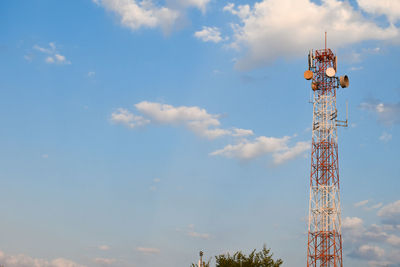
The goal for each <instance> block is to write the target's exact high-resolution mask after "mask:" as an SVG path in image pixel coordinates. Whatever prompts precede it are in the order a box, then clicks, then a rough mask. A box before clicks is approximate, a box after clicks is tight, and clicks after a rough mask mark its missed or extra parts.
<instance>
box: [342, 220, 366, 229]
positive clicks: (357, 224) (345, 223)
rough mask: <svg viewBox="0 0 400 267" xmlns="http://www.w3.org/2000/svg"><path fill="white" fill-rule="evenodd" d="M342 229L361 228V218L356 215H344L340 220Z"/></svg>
mask: <svg viewBox="0 0 400 267" xmlns="http://www.w3.org/2000/svg"><path fill="white" fill-rule="evenodd" d="M342 227H343V229H351V230H359V229H362V228H363V220H362V219H361V218H358V217H346V218H344V219H343V220H342Z"/></svg>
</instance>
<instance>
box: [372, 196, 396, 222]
mask: <svg viewBox="0 0 400 267" xmlns="http://www.w3.org/2000/svg"><path fill="white" fill-rule="evenodd" d="M377 214H378V216H379V217H381V218H383V221H384V222H386V223H388V224H400V200H397V201H395V202H393V203H390V204H387V205H385V206H383V207H382V208H381V209H380V210H379V211H378V213H377Z"/></svg>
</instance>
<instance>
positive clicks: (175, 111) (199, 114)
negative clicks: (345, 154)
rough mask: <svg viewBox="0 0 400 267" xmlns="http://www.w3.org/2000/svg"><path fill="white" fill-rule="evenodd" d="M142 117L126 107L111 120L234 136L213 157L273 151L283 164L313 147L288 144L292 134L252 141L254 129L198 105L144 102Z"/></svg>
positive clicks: (204, 134)
mask: <svg viewBox="0 0 400 267" xmlns="http://www.w3.org/2000/svg"><path fill="white" fill-rule="evenodd" d="M135 108H136V110H137V112H139V113H140V114H141V116H138V115H134V114H133V113H132V112H130V111H129V110H127V109H124V108H119V109H117V110H116V111H115V112H113V113H112V114H111V122H113V123H116V124H122V125H125V126H127V127H129V128H134V127H136V126H141V125H145V124H148V123H156V124H162V125H171V126H184V127H186V128H187V129H189V130H190V131H192V132H194V133H195V134H197V135H199V136H202V137H205V138H208V139H215V138H218V137H223V136H225V137H234V140H235V142H236V143H235V144H233V145H232V144H229V145H227V146H225V147H224V148H222V149H220V150H217V151H214V152H212V153H210V155H211V156H217V155H220V156H225V157H229V158H238V159H242V160H249V159H253V158H257V157H260V156H263V155H267V154H272V157H273V162H274V164H276V165H278V164H282V163H284V162H286V161H288V160H290V159H293V158H296V157H298V156H299V155H303V152H304V151H307V150H308V149H309V148H310V145H309V143H308V142H297V143H296V144H295V145H293V146H289V141H290V140H291V137H289V136H285V137H282V138H277V137H266V136H259V137H256V138H254V140H249V139H248V138H249V136H252V135H254V132H253V131H252V130H249V129H242V128H234V127H233V128H222V127H221V122H220V120H219V117H220V116H219V115H218V114H211V113H208V112H207V110H205V109H203V108H200V107H197V106H172V105H168V104H162V103H157V102H148V101H142V102H140V103H137V104H135Z"/></svg>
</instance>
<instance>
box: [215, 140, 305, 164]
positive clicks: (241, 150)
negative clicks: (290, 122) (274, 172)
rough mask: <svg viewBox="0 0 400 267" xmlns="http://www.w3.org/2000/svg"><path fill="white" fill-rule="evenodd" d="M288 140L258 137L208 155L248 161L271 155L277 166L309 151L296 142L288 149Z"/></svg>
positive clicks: (302, 144)
mask: <svg viewBox="0 0 400 267" xmlns="http://www.w3.org/2000/svg"><path fill="white" fill-rule="evenodd" d="M290 139H291V137H289V136H284V137H282V138H276V137H266V136H259V137H257V138H255V139H254V140H253V141H250V140H248V139H244V140H242V141H241V142H240V143H237V144H234V145H227V146H225V147H224V148H222V149H219V150H216V151H214V152H212V153H210V155H212V156H224V157H228V158H238V159H241V160H250V159H253V158H257V157H261V156H264V155H268V154H272V157H273V159H274V163H275V164H277V165H278V164H282V163H284V162H286V161H288V160H290V159H293V158H295V157H297V156H299V155H301V154H303V152H305V151H307V150H309V149H310V144H309V143H308V142H297V143H296V144H295V145H294V146H292V147H290V146H289V145H288V143H289V140H290Z"/></svg>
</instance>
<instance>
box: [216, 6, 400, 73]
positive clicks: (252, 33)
mask: <svg viewBox="0 0 400 267" xmlns="http://www.w3.org/2000/svg"><path fill="white" fill-rule="evenodd" d="M378 2H380V1H376V3H378ZM224 10H225V11H227V12H230V13H232V14H233V15H235V16H236V17H237V18H238V20H239V23H237V24H233V26H232V27H233V30H234V36H233V42H232V43H231V46H232V47H234V48H238V49H242V48H243V49H245V50H246V55H245V56H244V57H242V58H240V59H239V60H238V61H237V62H236V67H237V68H238V69H241V70H248V69H252V68H255V67H258V66H262V65H265V64H268V63H269V62H271V61H273V60H275V59H276V58H278V57H286V58H288V57H293V56H300V55H304V51H307V50H308V49H310V47H320V46H321V43H322V41H323V32H324V31H325V30H327V31H328V41H329V45H330V46H332V47H343V46H346V45H349V44H353V43H358V42H362V41H365V40H397V39H398V37H399V29H398V28H397V27H396V26H395V25H393V24H390V25H389V26H387V27H381V26H378V25H377V24H376V23H375V22H373V21H370V20H368V19H366V18H365V17H364V16H363V14H362V13H361V11H360V10H356V9H355V8H353V7H352V6H351V5H350V4H349V3H348V2H347V1H339V0H322V1H321V3H320V4H317V3H315V2H314V1H310V0H262V1H259V2H256V3H255V4H254V5H253V6H250V5H239V6H235V5H234V4H232V3H229V4H228V5H226V6H225V7H224Z"/></svg>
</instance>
